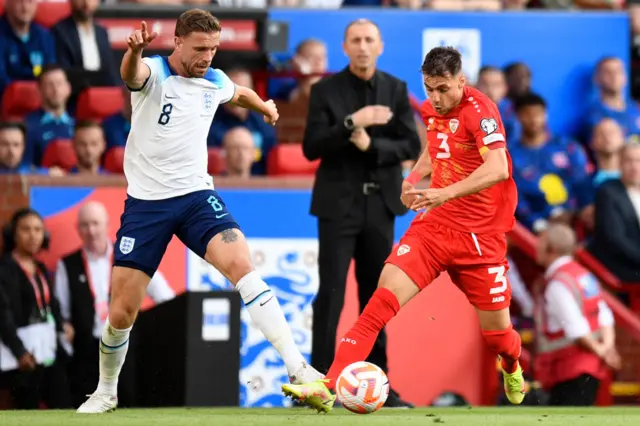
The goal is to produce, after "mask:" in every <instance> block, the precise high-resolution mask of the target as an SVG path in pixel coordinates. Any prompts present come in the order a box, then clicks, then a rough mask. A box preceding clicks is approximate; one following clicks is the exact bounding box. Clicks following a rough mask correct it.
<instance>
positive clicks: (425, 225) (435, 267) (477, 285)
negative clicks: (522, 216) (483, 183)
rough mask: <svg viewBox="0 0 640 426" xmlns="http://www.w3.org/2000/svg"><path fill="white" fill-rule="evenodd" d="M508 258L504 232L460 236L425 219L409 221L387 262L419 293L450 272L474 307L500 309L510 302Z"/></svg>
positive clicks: (490, 309)
mask: <svg viewBox="0 0 640 426" xmlns="http://www.w3.org/2000/svg"><path fill="white" fill-rule="evenodd" d="M506 256H507V238H506V235H505V234H504V233H496V234H478V235H476V234H472V233H469V232H460V231H456V230H453V229H451V228H447V227H446V226H443V225H440V224H437V223H434V222H433V221H430V220H429V219H428V218H427V217H425V218H424V219H423V220H420V219H417V220H415V221H413V223H411V226H409V229H407V232H406V233H405V234H404V235H403V236H402V238H401V239H400V243H399V244H398V246H397V247H396V248H395V250H394V251H393V252H392V253H391V254H390V255H389V257H388V258H387V260H386V263H391V264H392V265H396V266H397V267H398V268H400V269H402V270H403V271H404V272H405V273H406V274H407V275H408V276H409V278H411V279H412V280H413V282H414V283H415V284H416V285H417V286H418V287H419V288H420V290H422V289H424V288H425V287H427V286H428V285H429V284H431V283H432V282H433V281H434V280H435V279H436V278H437V277H438V275H440V273H441V272H445V271H446V272H447V273H448V274H449V277H450V278H451V281H453V283H454V284H455V285H456V286H458V288H459V289H460V290H462V292H463V293H464V294H465V295H466V296H467V299H468V300H469V302H470V303H471V304H472V305H473V306H475V307H476V308H478V309H480V310H483V311H497V310H500V309H504V308H507V307H509V305H510V303H511V285H510V284H509V281H508V280H507V276H506V272H507V270H508V269H509V263H508V262H507V258H506Z"/></svg>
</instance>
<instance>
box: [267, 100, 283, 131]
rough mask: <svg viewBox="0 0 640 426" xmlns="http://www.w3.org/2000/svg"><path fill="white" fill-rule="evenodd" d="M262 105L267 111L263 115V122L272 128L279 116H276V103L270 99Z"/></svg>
mask: <svg viewBox="0 0 640 426" xmlns="http://www.w3.org/2000/svg"><path fill="white" fill-rule="evenodd" d="M264 105H265V107H266V109H267V111H266V112H265V114H264V122H265V123H268V124H271V125H272V126H275V124H276V121H278V118H280V115H279V114H278V108H277V107H276V103H275V102H273V101H272V100H271V99H269V100H268V101H266V102H265V103H264Z"/></svg>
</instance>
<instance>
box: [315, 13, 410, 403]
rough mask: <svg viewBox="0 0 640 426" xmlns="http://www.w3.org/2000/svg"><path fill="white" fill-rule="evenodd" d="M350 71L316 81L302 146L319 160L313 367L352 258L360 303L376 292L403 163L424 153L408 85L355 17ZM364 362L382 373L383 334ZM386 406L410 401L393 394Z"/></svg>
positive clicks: (321, 358)
mask: <svg viewBox="0 0 640 426" xmlns="http://www.w3.org/2000/svg"><path fill="white" fill-rule="evenodd" d="M343 49H344V51H345V54H346V55H347V56H348V57H349V60H350V63H349V66H348V67H347V68H345V69H344V70H342V71H341V72H339V73H337V74H334V75H332V76H330V77H328V78H325V79H323V80H321V81H320V82H318V83H316V84H314V85H313V86H312V89H311V95H310V100H309V111H308V118H307V125H306V129H305V135H304V141H303V149H304V154H305V156H306V157H307V158H308V159H309V160H315V159H318V158H319V159H321V163H320V167H319V169H318V172H317V174H316V181H315V185H314V189H313V200H312V204H311V214H312V215H314V216H316V217H317V218H318V239H319V245H320V247H319V269H320V289H319V291H318V297H317V298H316V300H315V302H314V305H313V337H312V345H313V346H312V355H311V358H312V364H314V366H315V367H316V368H318V369H319V370H320V371H322V370H324V371H326V370H327V369H328V368H329V366H330V365H331V360H332V358H333V355H334V353H335V342H336V329H337V326H338V321H339V319H340V314H341V312H342V308H343V305H344V293H345V283H346V277H347V271H348V269H349V265H350V263H351V259H355V273H356V279H357V281H358V299H359V302H360V309H362V308H364V306H366V304H367V302H368V301H369V299H370V298H371V296H372V295H373V292H374V291H375V289H376V287H377V283H378V278H379V276H380V273H381V271H382V267H383V265H384V261H385V259H386V258H387V256H388V255H389V253H390V252H391V248H392V245H393V239H394V235H393V231H394V221H395V216H398V215H402V214H405V213H406V211H407V210H406V208H405V207H404V206H403V205H402V203H401V202H400V188H401V186H402V167H401V163H402V162H403V161H405V160H414V159H416V158H418V156H419V155H420V140H419V138H418V135H417V133H416V128H415V122H414V118H413V113H412V110H411V106H410V104H409V98H408V92H407V85H406V83H405V82H403V81H401V80H398V79H397V78H395V77H393V76H391V75H389V74H386V73H384V72H382V71H378V70H377V69H376V61H377V58H378V56H379V55H380V54H381V53H382V40H381V35H380V30H379V28H378V27H377V26H376V25H375V24H374V23H372V22H371V21H368V20H363V19H361V20H357V21H354V22H352V23H351V24H349V26H347V29H346V31H345V36H344V43H343ZM368 361H369V362H372V363H374V364H376V365H378V366H379V367H380V368H382V369H383V370H385V371H386V370H387V355H386V336H385V334H384V333H381V334H380V337H379V339H378V340H377V341H376V344H375V345H374V347H373V350H372V351H371V355H370V356H369V358H368ZM386 405H388V406H410V404H408V403H406V402H404V401H402V400H400V398H399V396H398V395H397V393H396V392H394V391H391V392H390V394H389V398H388V399H387V404H386Z"/></svg>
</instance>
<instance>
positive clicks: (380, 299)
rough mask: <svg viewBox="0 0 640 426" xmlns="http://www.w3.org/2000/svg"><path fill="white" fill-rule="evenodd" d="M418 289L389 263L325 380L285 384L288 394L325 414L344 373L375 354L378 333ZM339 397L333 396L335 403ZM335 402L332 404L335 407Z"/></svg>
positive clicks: (399, 270)
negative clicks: (374, 348)
mask: <svg viewBox="0 0 640 426" xmlns="http://www.w3.org/2000/svg"><path fill="white" fill-rule="evenodd" d="M419 291H420V290H419V288H418V286H417V285H416V284H415V283H414V282H413V281H412V280H411V278H409V276H407V274H406V273H405V272H404V271H402V269H400V268H399V267H397V266H395V265H393V264H390V263H387V264H385V266H384V269H383V270H382V274H381V275H380V281H379V282H378V289H377V290H376V291H375V293H374V294H373V296H372V297H371V299H370V300H369V303H367V306H366V307H365V308H364V310H363V311H362V314H361V315H360V317H359V318H358V320H357V321H356V323H355V324H354V325H353V327H351V329H350V330H349V331H348V332H347V333H346V334H345V335H344V337H342V339H340V344H339V346H338V350H337V352H336V356H335V358H334V360H333V363H332V364H331V367H330V368H329V371H328V372H327V376H326V378H325V379H324V380H321V381H316V382H315V383H304V384H302V385H296V384H291V385H283V386H282V390H283V392H284V393H285V395H288V396H291V397H294V398H297V399H299V400H301V401H304V402H305V403H307V404H308V405H310V406H312V407H313V408H315V409H317V410H318V411H324V410H323V409H322V408H323V406H324V407H326V405H327V402H326V401H328V400H329V398H330V397H329V395H332V393H331V391H332V390H334V386H335V381H336V379H337V378H338V376H339V375H340V373H341V372H342V370H343V369H344V368H345V367H346V366H348V365H349V364H352V363H354V362H356V361H363V360H365V359H366V358H367V357H368V356H369V353H370V352H371V349H372V348H373V344H374V343H375V341H376V339H377V337H378V334H380V332H381V331H382V329H383V328H384V327H385V326H386V325H387V323H388V322H389V321H391V319H392V318H393V317H394V316H395V315H396V314H397V313H398V311H399V310H400V308H401V307H402V306H404V305H405V304H406V303H407V302H409V300H411V299H412V298H413V297H414V296H415V295H417V294H418V292H419ZM334 399H335V397H333V400H334ZM333 400H331V402H330V404H331V405H333Z"/></svg>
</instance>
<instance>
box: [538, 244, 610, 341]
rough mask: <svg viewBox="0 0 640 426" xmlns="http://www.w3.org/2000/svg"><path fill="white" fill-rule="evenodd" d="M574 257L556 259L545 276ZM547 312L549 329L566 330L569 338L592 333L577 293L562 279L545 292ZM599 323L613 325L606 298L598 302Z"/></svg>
mask: <svg viewBox="0 0 640 426" xmlns="http://www.w3.org/2000/svg"><path fill="white" fill-rule="evenodd" d="M572 260H573V259H572V257H571V256H563V257H560V258H558V259H556V260H555V262H553V263H552V264H551V265H550V266H549V268H547V272H546V273H545V278H546V279H548V278H549V277H551V276H552V275H553V274H554V273H555V272H556V271H557V270H558V268H560V267H561V266H564V265H566V264H567V263H569V262H571V261H572ZM544 299H545V307H544V309H545V312H546V314H547V319H548V320H547V329H548V331H549V332H551V333H554V332H557V331H560V330H562V331H564V334H565V336H566V337H567V338H569V339H572V340H575V339H578V338H580V337H584V336H586V335H588V334H590V333H591V327H590V326H589V321H588V320H587V318H586V317H585V316H584V315H583V313H582V310H581V308H580V305H579V304H578V301H577V300H576V298H575V295H574V294H573V293H572V292H571V291H570V290H569V289H568V288H567V287H566V286H565V285H564V284H563V283H562V282H560V281H557V280H553V281H551V282H550V283H549V284H548V285H547V288H546V290H545V292H544ZM598 308H599V310H598V324H599V325H600V327H606V326H613V323H614V321H613V313H612V312H611V309H610V308H609V306H608V305H607V303H606V302H605V301H604V300H601V301H600V303H599V304H598Z"/></svg>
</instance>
